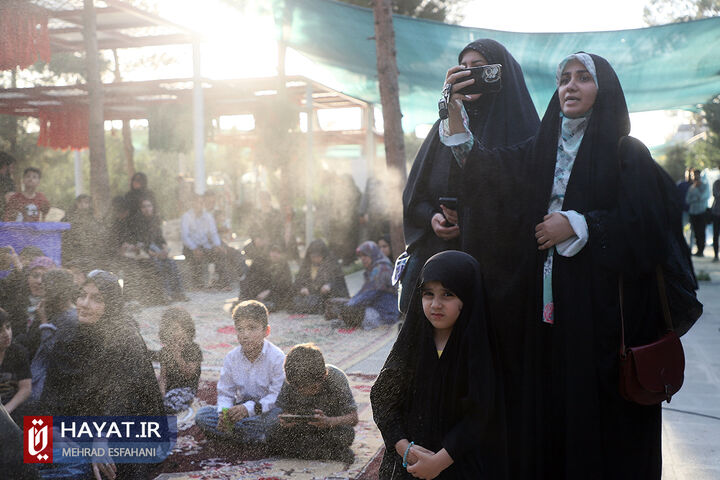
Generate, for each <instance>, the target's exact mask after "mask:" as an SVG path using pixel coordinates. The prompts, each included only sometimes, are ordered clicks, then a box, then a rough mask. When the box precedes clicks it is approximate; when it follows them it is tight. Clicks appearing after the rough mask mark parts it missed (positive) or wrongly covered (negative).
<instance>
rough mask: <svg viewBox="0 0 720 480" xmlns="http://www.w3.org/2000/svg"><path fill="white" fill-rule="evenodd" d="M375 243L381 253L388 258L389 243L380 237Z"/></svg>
mask: <svg viewBox="0 0 720 480" xmlns="http://www.w3.org/2000/svg"><path fill="white" fill-rule="evenodd" d="M377 244H378V247H380V251H381V252H382V253H383V255H385V256H386V257H388V258H390V244H389V243H388V242H386V241H385V240H382V239H381V240H378V242H377Z"/></svg>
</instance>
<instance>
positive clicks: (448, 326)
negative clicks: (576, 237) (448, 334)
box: [422, 281, 463, 330]
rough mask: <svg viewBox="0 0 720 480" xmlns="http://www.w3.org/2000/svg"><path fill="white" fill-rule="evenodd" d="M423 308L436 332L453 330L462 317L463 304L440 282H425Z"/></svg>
mask: <svg viewBox="0 0 720 480" xmlns="http://www.w3.org/2000/svg"><path fill="white" fill-rule="evenodd" d="M422 306H423V312H424V313H425V318H427V319H428V321H429V322H430V323H431V324H432V326H433V328H435V329H436V330H452V328H453V326H454V325H455V322H456V321H457V319H458V317H459V316H460V311H461V310H462V306H463V302H462V300H460V298H458V297H457V296H456V295H455V294H454V293H453V292H451V291H450V290H448V289H447V288H445V287H443V284H442V283H440V282H437V281H435V282H425V283H424V284H423V286H422Z"/></svg>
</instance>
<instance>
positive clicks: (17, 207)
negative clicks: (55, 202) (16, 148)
mask: <svg viewBox="0 0 720 480" xmlns="http://www.w3.org/2000/svg"><path fill="white" fill-rule="evenodd" d="M41 176H42V174H41V173H40V170H39V169H37V168H35V167H28V168H26V169H25V171H24V172H23V187H25V188H24V190H23V191H22V192H17V193H14V194H13V195H12V196H10V198H8V201H7V204H6V205H5V213H4V214H3V221H4V222H42V221H44V220H45V215H47V214H48V212H49V211H50V202H48V199H47V198H45V195H43V194H42V193H41V192H38V191H37V188H38V186H39V185H40V177H41Z"/></svg>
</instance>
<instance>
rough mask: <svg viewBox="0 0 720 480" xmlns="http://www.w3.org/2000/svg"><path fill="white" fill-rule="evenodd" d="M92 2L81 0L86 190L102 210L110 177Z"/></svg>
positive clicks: (104, 205)
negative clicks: (87, 166)
mask: <svg viewBox="0 0 720 480" xmlns="http://www.w3.org/2000/svg"><path fill="white" fill-rule="evenodd" d="M95 29H96V17H95V5H94V3H93V0H83V37H84V39H85V52H86V53H87V55H86V58H85V59H86V64H87V89H88V103H89V105H88V110H89V112H90V113H89V115H90V120H89V122H88V137H89V138H88V143H89V147H90V193H91V195H92V197H93V202H94V203H95V205H94V206H95V211H96V212H106V211H107V210H108V209H109V207H110V178H109V176H108V168H107V161H106V158H105V112H104V106H103V105H104V102H103V87H102V80H101V79H100V62H99V60H98V57H99V54H100V52H99V50H98V42H97V33H96V30H95Z"/></svg>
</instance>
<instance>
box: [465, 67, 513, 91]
mask: <svg viewBox="0 0 720 480" xmlns="http://www.w3.org/2000/svg"><path fill="white" fill-rule="evenodd" d="M468 70H469V71H470V74H469V75H468V76H466V77H464V78H463V79H462V81H466V80H468V79H470V78H472V79H474V80H475V82H473V83H472V84H470V85H468V86H466V87H464V88H461V89H460V90H458V91H457V93H462V94H463V95H471V94H473V93H497V92H499V91H500V90H502V65H500V64H499V63H493V64H492V65H482V66H480V67H470V68H468Z"/></svg>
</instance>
